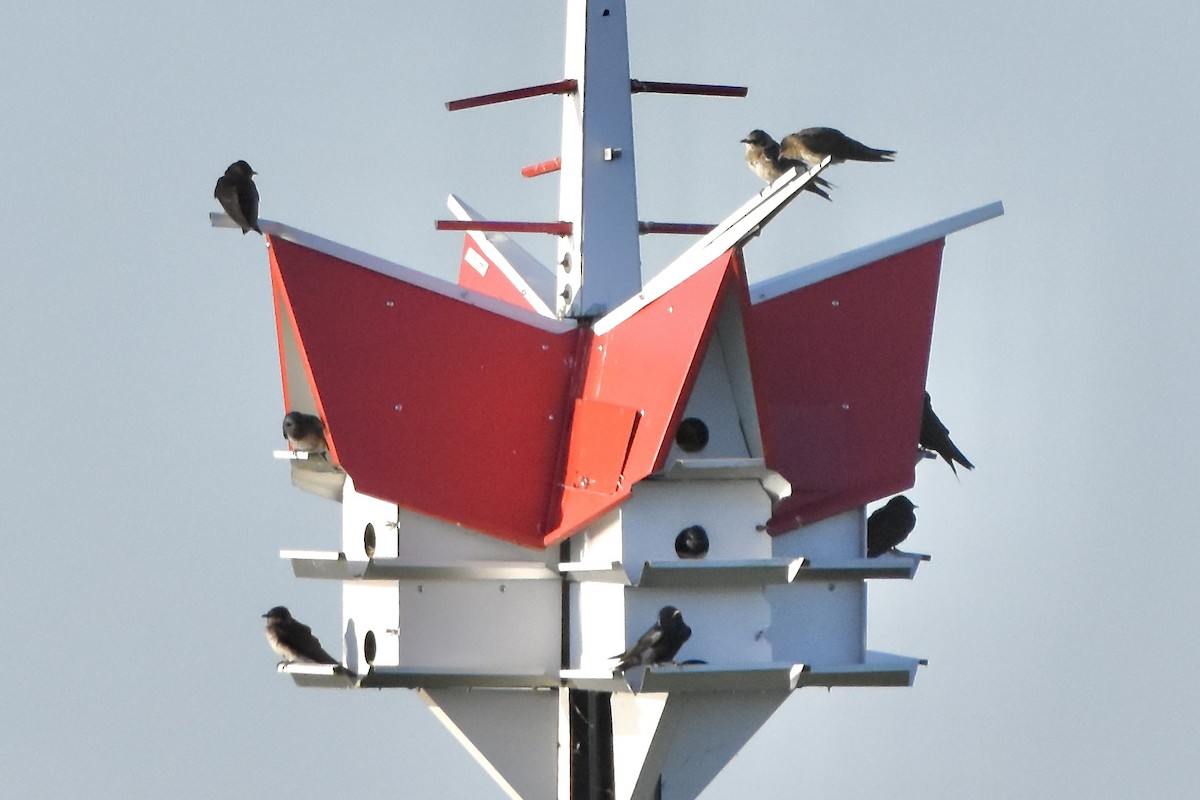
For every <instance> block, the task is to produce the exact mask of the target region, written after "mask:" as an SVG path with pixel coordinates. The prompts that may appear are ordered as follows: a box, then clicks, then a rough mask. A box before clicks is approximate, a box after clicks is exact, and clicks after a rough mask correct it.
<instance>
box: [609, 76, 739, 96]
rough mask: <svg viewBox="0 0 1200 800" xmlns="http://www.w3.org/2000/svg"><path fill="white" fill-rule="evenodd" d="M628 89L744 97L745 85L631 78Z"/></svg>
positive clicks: (633, 90)
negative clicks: (669, 81)
mask: <svg viewBox="0 0 1200 800" xmlns="http://www.w3.org/2000/svg"><path fill="white" fill-rule="evenodd" d="M629 90H630V91H631V92H633V93H635V94H636V93H638V92H653V93H655V94H700V95H706V96H708V97H745V96H746V92H747V91H748V90H747V89H746V87H745V86H721V85H719V84H712V83H664V82H662V81H639V80H631V81H630V82H629Z"/></svg>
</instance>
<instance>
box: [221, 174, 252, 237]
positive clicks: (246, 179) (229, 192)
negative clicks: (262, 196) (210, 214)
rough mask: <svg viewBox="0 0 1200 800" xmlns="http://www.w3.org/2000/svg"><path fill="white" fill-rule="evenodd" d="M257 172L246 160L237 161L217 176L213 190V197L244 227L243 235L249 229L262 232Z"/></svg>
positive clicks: (231, 217) (230, 216)
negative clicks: (256, 182)
mask: <svg viewBox="0 0 1200 800" xmlns="http://www.w3.org/2000/svg"><path fill="white" fill-rule="evenodd" d="M257 174H258V173H257V172H255V171H254V170H252V169H250V165H249V164H247V163H246V162H245V161H235V162H233V163H232V164H230V165H229V167H228V168H227V169H226V170H225V174H224V175H222V176H221V177H219V178H217V188H216V189H214V190H213V197H215V198H217V201H218V202H219V203H220V204H221V208H223V209H225V213H226V214H228V215H229V218H230V219H232V220H233V221H234V222H236V223H237V224H238V226H239V227H240V228H241V229H242V235H243V236H245V235H246V232H247V231H254V232H255V233H258V234H262V229H261V228H259V227H258V187H257V186H255V185H254V178H253V176H254V175H257Z"/></svg>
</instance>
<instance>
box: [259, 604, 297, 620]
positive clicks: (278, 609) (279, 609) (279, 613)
mask: <svg viewBox="0 0 1200 800" xmlns="http://www.w3.org/2000/svg"><path fill="white" fill-rule="evenodd" d="M263 618H264V619H266V620H267V621H269V622H282V621H284V620H286V619H291V618H292V612H290V611H288V610H287V606H275V607H274V608H272V609H271V610H270V611H268V612H267V613H265V614H263Z"/></svg>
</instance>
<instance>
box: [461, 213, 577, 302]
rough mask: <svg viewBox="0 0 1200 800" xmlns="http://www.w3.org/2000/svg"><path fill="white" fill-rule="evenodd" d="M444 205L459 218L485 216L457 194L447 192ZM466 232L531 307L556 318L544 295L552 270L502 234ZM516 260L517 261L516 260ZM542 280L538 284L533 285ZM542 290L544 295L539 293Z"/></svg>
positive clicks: (470, 219) (548, 290)
mask: <svg viewBox="0 0 1200 800" xmlns="http://www.w3.org/2000/svg"><path fill="white" fill-rule="evenodd" d="M446 207H447V208H449V209H450V213H451V214H453V215H454V216H455V217H457V218H458V219H460V220H462V221H463V222H479V221H482V220H485V219H487V218H486V217H484V216H483V215H482V214H480V213H479V212H478V211H476V210H475V209H473V208H471V206H469V205H467V204H466V203H465V202H463V199H462V198H461V197H458V196H457V195H454V194H451V195H449V196H448V197H447V198H446ZM467 236H470V237H471V241H473V242H474V243H475V246H476V247H478V248H479V249H480V250H482V251H483V254H484V255H485V256H487V257H488V258H489V259H490V260H491V261H492V263H493V264H495V265H496V268H497V269H499V270H500V271H501V272H502V273H504V277H506V278H508V281H509V283H511V284H512V285H513V286H515V287H516V289H517V291H518V292H520V293H521V296H522V297H524V298H525V300H526V302H528V303H529V304H530V305H531V306H533V310H534V311H536V312H537V313H539V314H541V315H542V316H543V317H550V318H551V319H558V317H557V316H555V314H554V311H553V309H551V308H550V306H549V305H548V302H547V298H549V297H552V296H553V294H554V273H553V272H551V271H550V269H549V268H548V267H546V265H545V264H543V263H542V262H540V261H538V260H537V259H536V258H534V257H533V255H532V254H531V253H530V252H529V251H528V250H526V249H525V248H524V247H521V245H519V244H517V243H516V242H515V241H513V240H512V239H511V238H510V237H508V236H506V235H505V234H502V233H501V234H496V233H485V232H483V231H467ZM518 262H519V263H518ZM535 283H540V284H542V286H541V287H538V286H534V284H535ZM543 292H545V295H546V296H543Z"/></svg>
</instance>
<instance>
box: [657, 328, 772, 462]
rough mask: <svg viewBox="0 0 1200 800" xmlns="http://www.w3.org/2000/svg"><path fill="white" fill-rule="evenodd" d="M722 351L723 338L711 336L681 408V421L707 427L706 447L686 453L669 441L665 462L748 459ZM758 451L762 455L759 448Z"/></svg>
mask: <svg viewBox="0 0 1200 800" xmlns="http://www.w3.org/2000/svg"><path fill="white" fill-rule="evenodd" d="M724 351H725V347H724V342H723V341H722V337H721V336H719V335H714V336H712V337H711V338H710V339H709V342H708V348H707V351H706V352H705V353H704V357H703V359H702V360H701V362H700V372H699V373H698V374H697V375H696V383H695V385H694V386H693V387H692V392H691V394H690V395H689V396H688V398H687V405H686V406H685V407H684V413H683V418H684V419H687V418H688V417H694V418H696V419H699V420H700V421H702V422H703V423H704V424H705V426H706V427H707V428H708V444H707V445H705V446H704V448H703V449H701V450H697V451H695V452H692V453H688V452H685V451H683V450H682V449H680V447H679V445H677V444H675V443H674V442H673V441H672V443H671V451H670V454H669V455H668V456H667V458H668V459H680V458H749V457H750V449H749V447H748V446H747V443H746V437H745V435H744V434H743V432H742V424H741V419H740V417H739V413H738V406H737V402H736V401H735V399H734V393H733V385H732V383H731V381H730V377H729V372H728V370H727V369H726V359H725V352H724ZM759 450H760V452H761V447H760V448H759Z"/></svg>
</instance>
